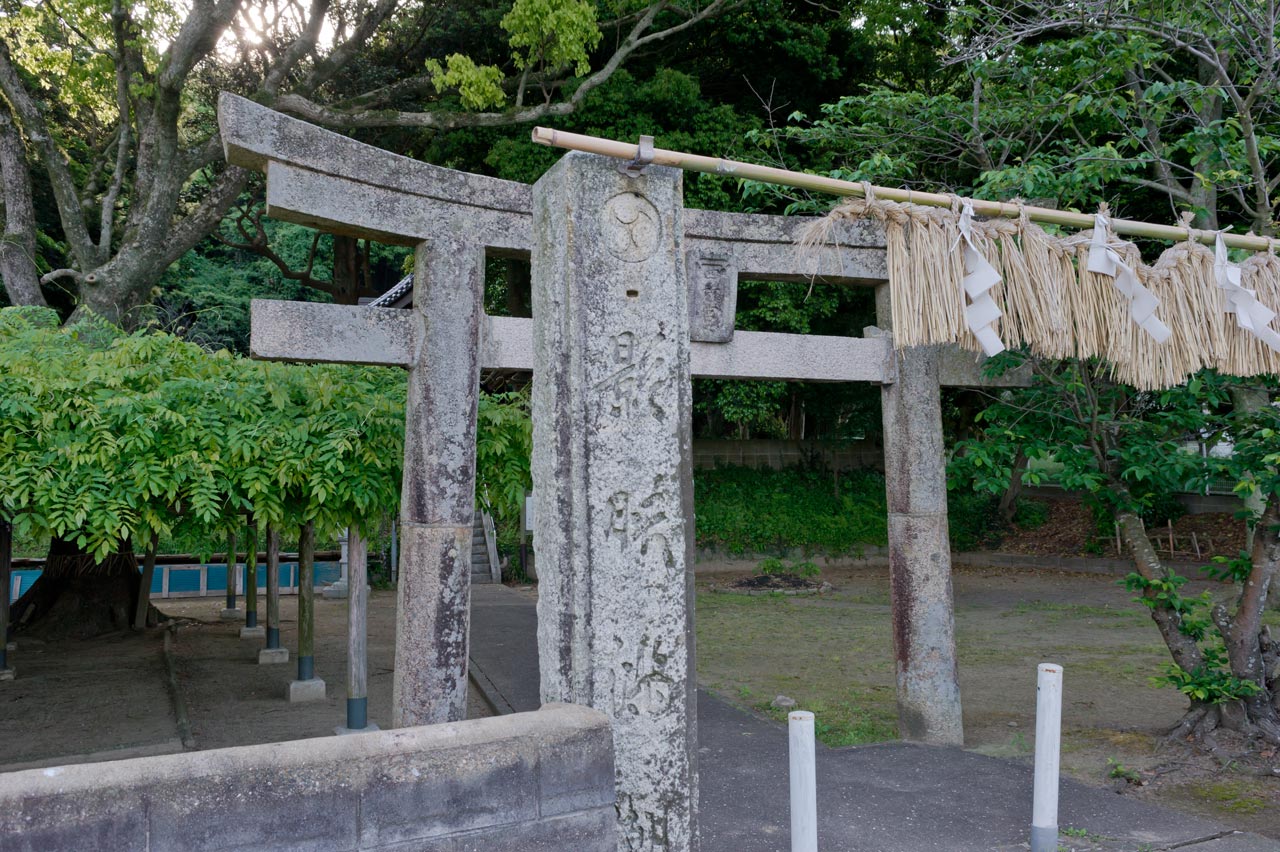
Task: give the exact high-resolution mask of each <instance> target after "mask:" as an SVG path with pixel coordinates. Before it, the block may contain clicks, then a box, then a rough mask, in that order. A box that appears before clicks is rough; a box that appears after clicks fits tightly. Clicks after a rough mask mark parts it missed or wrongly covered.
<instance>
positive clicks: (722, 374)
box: [253, 300, 963, 382]
mask: <svg viewBox="0 0 1280 852" xmlns="http://www.w3.org/2000/svg"><path fill="white" fill-rule="evenodd" d="M260 305H270V306H271V310H270V312H269V313H265V312H262V311H260V309H259V306H260ZM354 311H364V312H366V313H375V312H380V313H387V314H393V315H397V316H399V317H401V318H403V319H404V322H403V326H404V332H403V334H404V340H405V343H404V344H403V345H402V346H400V347H399V348H398V349H397V351H396V352H394V353H393V352H391V351H390V349H391V347H386V348H383V347H379V348H378V349H377V350H376V351H378V352H383V353H386V360H383V361H380V362H379V363H383V364H388V365H392V366H401V367H407V366H409V363H410V360H411V358H412V357H413V356H412V352H411V345H410V343H409V341H412V340H413V336H414V332H413V331H412V322H411V316H410V314H409V312H408V311H398V310H383V309H371V308H349V307H347V306H345V305H322V304H310V303H305V302H269V301H259V300H255V301H254V302H253V327H254V338H255V339H258V338H259V337H261V338H262V339H263V340H267V339H271V338H272V337H273V336H275V333H276V332H275V330H276V329H277V328H279V327H281V326H290V327H297V328H307V327H310V328H313V329H319V331H316V332H314V333H313V334H312V335H311V338H310V340H309V341H308V342H307V343H306V344H305V347H304V346H303V345H302V344H299V345H298V346H296V347H292V348H286V347H284V346H276V347H275V352H274V354H272V355H271V356H270V357H271V360H282V361H294V360H302V361H307V362H310V363H339V364H342V363H348V362H350V361H351V355H352V349H351V348H350V347H348V346H347V345H346V344H345V343H344V342H343V341H344V340H346V339H358V338H359V336H360V335H361V334H363V333H364V332H363V328H364V327H365V325H366V323H365V322H364V320H363V319H362V318H360V317H358V316H357V315H354V314H353V312H354ZM480 328H481V332H482V333H481V343H480V365H481V367H483V368H484V369H490V370H532V369H533V320H531V319H527V318H523V317H489V316H486V317H483V318H482V321H481V325H480ZM330 332H332V334H330ZM330 339H333V340H335V341H336V343H335V344H334V345H333V346H332V347H330V345H329V341H330ZM290 353H295V354H293V355H291V354H290ZM690 353H691V354H690V359H691V365H692V371H693V375H694V377H696V378H708V379H731V378H755V379H777V380H782V381H800V382H892V381H893V380H894V377H895V376H896V375H897V360H896V358H895V357H894V355H893V347H892V345H891V343H890V341H889V339H888V338H875V339H872V338H863V337H831V336H825V335H820V334H778V333H774V332H766V331H739V332H735V334H734V336H733V339H732V340H731V341H730V342H728V343H698V342H694V343H693V344H692V345H691V348H690ZM254 354H255V356H256V357H262V356H261V355H259V353H258V352H257V351H255V353H254ZM961 354H963V353H961ZM295 356H296V357H295ZM361 363H370V362H369V361H362V362H361Z"/></svg>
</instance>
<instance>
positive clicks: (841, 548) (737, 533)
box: [694, 467, 888, 555]
mask: <svg viewBox="0 0 1280 852" xmlns="http://www.w3.org/2000/svg"><path fill="white" fill-rule="evenodd" d="M694 500H695V517H696V518H697V537H698V544H699V545H700V546H703V547H715V548H717V549H719V550H722V551H724V552H727V553H735V554H741V553H768V552H772V551H779V550H786V549H790V548H802V549H804V550H806V551H810V552H816V551H822V552H824V553H828V554H832V555H836V554H844V553H856V552H859V551H860V550H861V548H862V546H863V545H866V544H874V545H883V544H885V542H886V541H887V529H886V524H887V521H886V518H887V512H888V510H887V507H886V503H885V494H884V478H883V477H882V476H880V475H879V474H877V473H872V472H865V471H859V472H855V473H850V474H844V475H842V476H841V478H840V488H839V491H838V493H837V492H836V491H835V490H834V488H833V483H832V478H831V476H830V475H829V474H824V473H817V472H813V471H803V470H752V469H750V468H738V467H731V468H719V469H716V470H698V471H695V472H694Z"/></svg>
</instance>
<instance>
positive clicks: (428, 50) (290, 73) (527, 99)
mask: <svg viewBox="0 0 1280 852" xmlns="http://www.w3.org/2000/svg"><path fill="white" fill-rule="evenodd" d="M727 5H728V0H706V2H699V0H685V2H680V0H655V2H649V3H646V2H623V3H601V4H597V3H595V2H591V0H514V1H513V2H511V3H509V4H508V3H505V2H496V0H495V2H484V3H479V4H473V3H458V2H451V0H441V2H428V3H424V4H406V3H402V2H400V0H376V2H374V3H356V4H351V3H343V2H333V0H314V2H312V3H311V4H309V5H308V6H305V7H304V6H297V5H290V4H283V3H276V2H274V1H273V0H197V2H195V3H193V4H191V5H189V6H175V5H173V4H170V3H166V2H163V0H154V2H150V3H142V4H125V3H122V2H120V0H111V2H108V1H107V0H72V2H69V3H61V4H58V5H57V6H54V5H53V4H48V3H42V4H35V5H32V4H29V3H24V2H21V1H20V0H0V95H3V97H2V98H0V169H3V177H4V207H5V218H6V226H5V242H4V244H3V245H4V247H5V250H4V251H3V252H0V275H3V276H4V283H5V290H6V293H7V295H8V298H9V300H10V302H11V303H16V304H36V305H40V304H44V303H45V295H44V293H43V292H42V289H41V285H43V286H45V287H48V286H51V285H53V284H55V283H58V285H59V286H62V287H68V288H70V289H72V290H73V291H74V294H75V298H76V300H77V303H78V304H79V305H82V306H84V307H86V308H88V309H89V310H91V311H93V312H94V313H96V314H97V315H99V316H102V317H104V318H106V319H109V320H111V321H113V322H124V323H125V324H135V323H137V322H138V316H137V310H138V308H139V307H140V306H141V305H143V304H145V303H146V302H147V301H148V300H149V297H150V294H151V290H152V288H153V287H154V285H155V284H156V282H157V281H158V280H159V279H160V276H161V275H162V274H163V272H164V270H165V269H166V268H167V267H168V266H169V265H170V264H171V263H172V262H173V261H175V260H176V259H178V258H179V257H181V256H182V255H183V254H185V253H186V252H187V251H188V250H189V249H191V248H192V247H193V246H195V245H197V244H198V243H199V242H200V241H201V240H203V239H204V238H205V236H207V235H208V234H209V233H210V232H211V231H212V230H213V229H214V228H215V227H216V226H217V225H218V223H219V222H220V221H221V220H222V218H223V215H224V214H225V213H226V211H227V210H228V209H229V208H230V206H231V205H232V204H233V203H234V202H235V201H236V199H237V198H238V197H239V196H240V195H241V193H242V192H243V191H244V190H245V188H246V186H247V182H248V174H247V173H246V172H245V171H244V170H243V169H240V168H236V167H226V166H224V165H223V164H222V146H221V142H220V140H219V138H218V133H217V128H216V122H215V120H214V115H213V103H214V96H215V95H216V93H217V91H218V90H220V89H229V90H232V91H236V92H239V93H241V94H245V95H249V96H251V97H254V98H255V99H257V100H260V101H262V102H264V103H267V104H270V105H272V106H274V107H276V108H278V109H281V110H284V111H287V112H291V113H293V114H295V115H298V116H301V117H303V118H306V119H308V120H311V121H315V122H318V123H321V124H325V125H328V126H331V127H335V128H339V129H342V130H346V131H353V132H354V131H360V130H368V129H370V128H389V127H400V128H413V129H414V130H415V131H417V132H429V133H434V132H438V131H441V130H448V129H452V128H457V127H478V126H504V125H511V124H521V123H528V122H531V121H535V120H538V119H542V118H547V117H553V116H562V115H567V114H570V113H572V112H573V111H574V110H576V109H577V108H578V107H579V105H580V104H581V102H582V100H583V99H584V98H585V97H586V96H587V95H588V94H589V93H590V92H591V91H592V90H594V89H595V88H597V87H599V86H600V85H602V84H603V83H605V82H607V81H608V80H609V79H610V77H612V75H613V74H614V73H616V71H617V70H618V69H619V68H620V67H621V66H622V64H623V63H624V62H625V61H627V60H628V59H629V58H630V57H631V56H632V54H634V53H636V52H637V51H643V50H647V49H652V48H653V47H655V46H656V45H658V44H660V43H662V42H663V41H664V40H666V39H669V38H671V37H673V36H676V35H677V34H680V33H684V32H686V31H687V30H689V29H690V28H692V27H695V26H696V25H697V24H699V23H701V22H703V21H705V20H707V19H709V18H711V17H713V16H715V15H716V14H718V13H719V12H721V11H723V9H724V8H725V7H726V6H727ZM602 12H603V14H602ZM326 33H332V34H333V35H332V36H329V35H326ZM424 35H428V36H432V38H429V39H426V40H424ZM459 35H463V36H466V37H468V38H475V41H474V42H472V43H469V44H465V45H459V44H457V37H458V36H459ZM606 35H607V36H608V37H607V38H606ZM479 36H483V37H479ZM598 45H603V47H600V48H599V49H597V46H598ZM472 48H474V50H473V49H472ZM406 63H411V64H413V65H415V66H416V67H410V65H407V64H406ZM24 152H25V155H24V156H20V154H23V153H24ZM37 176H38V177H39V178H40V179H41V180H42V181H47V183H48V186H49V188H50V190H51V194H52V197H53V200H54V202H55V204H54V206H55V209H56V220H57V221H56V225H54V226H53V227H51V228H49V232H48V233H46V234H45V236H46V237H47V238H49V239H48V240H45V241H41V240H40V239H39V234H37V233H35V231H36V230H37V223H36V221H35V217H34V215H33V207H32V204H31V198H32V197H33V188H34V185H35V179H36V177H37ZM51 248H52V249H54V250H53V251H50V249H51ZM33 254H34V258H33V257H32V255H33ZM33 259H34V263H33V262H31V261H32V260H33ZM41 268H47V269H48V271H47V272H44V274H43V275H41V276H40V278H39V280H38V281H37V280H35V278H34V275H35V274H36V273H37V272H38V271H40V269H41Z"/></svg>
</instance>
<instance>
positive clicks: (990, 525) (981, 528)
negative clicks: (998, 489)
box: [947, 489, 1000, 551]
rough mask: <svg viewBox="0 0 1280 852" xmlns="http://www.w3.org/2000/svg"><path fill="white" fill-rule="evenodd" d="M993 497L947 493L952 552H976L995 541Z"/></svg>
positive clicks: (997, 524)
mask: <svg viewBox="0 0 1280 852" xmlns="http://www.w3.org/2000/svg"><path fill="white" fill-rule="evenodd" d="M997 503H998V501H997V500H996V498H995V497H992V496H990V495H988V494H979V493H975V492H972V491H965V490H963V489H952V490H948V491H947V524H948V526H949V527H950V530H951V547H952V549H953V550H959V551H967V550H978V549H980V548H982V547H984V546H985V545H988V544H990V543H992V542H993V541H995V540H998V537H999V528H1000V513H999V511H998V510H997Z"/></svg>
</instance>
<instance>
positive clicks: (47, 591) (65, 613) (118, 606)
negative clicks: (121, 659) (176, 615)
mask: <svg viewBox="0 0 1280 852" xmlns="http://www.w3.org/2000/svg"><path fill="white" fill-rule="evenodd" d="M140 590H141V579H140V576H139V574H138V561H137V558H136V557H135V556H134V554H133V552H132V550H130V549H129V548H127V547H126V548H124V549H122V550H121V551H119V552H117V553H113V554H112V555H111V556H109V557H108V558H107V560H106V561H105V562H103V563H102V564H100V565H99V564H96V563H94V561H93V559H92V557H90V556H89V555H88V554H87V553H85V552H84V551H83V550H81V549H80V548H79V547H77V546H76V545H75V543H74V542H71V541H66V540H63V539H57V538H55V539H54V540H53V541H52V542H51V543H50V545H49V558H48V560H47V561H46V562H45V568H44V572H43V573H42V574H41V575H40V577H39V578H38V579H37V580H36V582H35V583H34V584H33V585H32V586H31V588H30V589H28V590H27V591H26V593H25V594H23V595H22V597H20V598H18V599H17V600H16V601H14V602H13V605H12V606H11V607H10V609H9V617H10V621H11V623H12V624H13V629H14V632H15V633H18V634H26V635H28V636H36V637H39V638H41V639H45V640H57V639H67V638H71V639H90V638H92V637H94V636H99V635H101V634H103V633H112V632H116V631H120V630H127V629H129V627H130V626H131V624H132V622H133V613H134V609H135V608H136V606H137V600H138V593H139V591H140ZM158 620H159V612H158V611H157V610H156V609H155V607H151V608H150V609H149V611H148V615H147V625H148V626H152V625H154V624H156V623H157V621H158Z"/></svg>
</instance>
